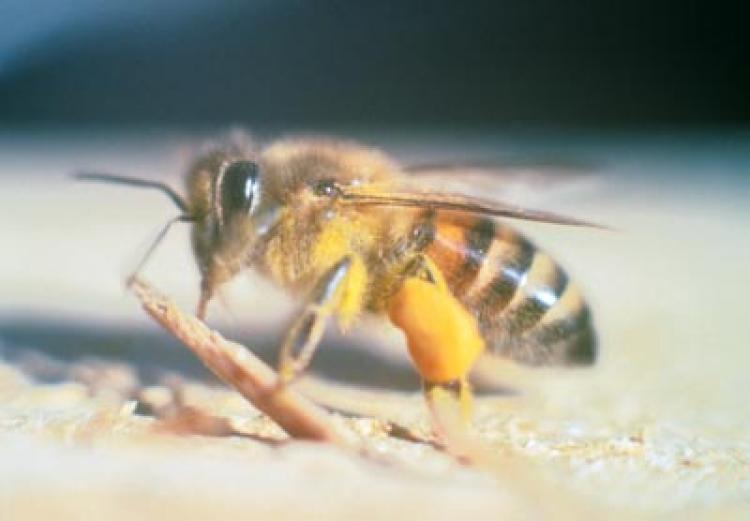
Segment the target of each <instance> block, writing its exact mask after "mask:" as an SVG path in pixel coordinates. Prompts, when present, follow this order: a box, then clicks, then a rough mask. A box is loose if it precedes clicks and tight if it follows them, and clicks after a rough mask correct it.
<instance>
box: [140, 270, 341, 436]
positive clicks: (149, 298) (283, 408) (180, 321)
mask: <svg viewBox="0 0 750 521" xmlns="http://www.w3.org/2000/svg"><path fill="white" fill-rule="evenodd" d="M131 288H132V289H133V292H134V293H135V294H136V296H137V297H138V298H139V300H140V301H141V304H142V305H143V309H145V310H146V312H147V313H148V314H149V315H151V316H152V317H153V318H154V319H155V320H156V321H157V322H158V323H159V324H161V326H162V327H164V328H165V329H166V330H167V331H169V332H170V333H171V334H172V335H174V336H175V337H176V338H177V339H179V340H180V341H181V342H182V343H183V344H184V345H185V346H186V347H187V348H188V349H190V350H191V351H192V352H193V353H194V354H195V355H196V356H197V357H198V358H199V359H200V361H201V362H203V364H204V365H205V366H206V367H208V369H210V370H211V372H213V373H214V374H215V375H216V376H217V377H218V378H220V379H221V380H222V381H224V382H225V383H226V384H228V385H229V386H231V387H232V388H234V389H235V390H236V391H237V392H239V393H240V394H241V395H242V396H244V397H245V398H246V399H247V400H248V401H249V402H250V403H252V404H253V405H254V406H255V407H256V408H257V409H259V410H260V411H262V412H263V413H265V414H266V415H268V416H269V417H270V418H271V419H272V420H273V421H275V422H276V423H277V424H278V425H279V426H280V427H281V428H282V429H284V430H285V431H286V432H287V433H288V434H289V435H290V436H292V437H294V438H301V439H307V440H315V441H324V442H331V443H335V444H338V445H346V442H345V440H344V437H343V436H342V435H341V433H340V432H338V431H337V429H336V428H335V427H334V426H333V425H332V424H331V422H330V421H329V420H328V418H327V414H326V412H325V411H323V410H322V409H320V408H319V407H318V406H316V405H315V404H313V403H312V402H310V401H309V400H307V399H305V398H304V397H303V396H301V395H300V394H298V393H296V392H294V391H293V390H291V389H289V388H285V389H279V388H278V386H277V381H278V379H277V375H276V372H275V371H274V370H273V369H271V368H270V367H268V365H266V364H265V363H264V362H263V361H261V360H260V359H258V358H257V357H256V356H255V355H254V354H253V353H251V352H250V351H249V350H248V349H247V348H245V347H244V346H242V345H240V344H238V343H236V342H231V341H229V340H226V339H225V338H223V337H222V336H221V335H220V334H219V333H217V332H216V331H212V330H211V329H209V328H208V327H207V326H206V325H205V324H204V323H203V322H201V321H200V320H198V319H197V318H195V317H193V316H191V315H187V314H185V313H183V312H182V311H181V310H180V309H179V308H178V307H177V306H176V305H175V304H174V303H173V302H172V301H171V300H169V299H168V298H166V297H164V296H162V295H159V294H158V293H156V292H155V291H154V290H153V289H152V288H151V287H150V286H149V285H148V284H147V283H146V282H144V281H142V280H140V279H136V280H134V281H133V282H132V284H131Z"/></svg>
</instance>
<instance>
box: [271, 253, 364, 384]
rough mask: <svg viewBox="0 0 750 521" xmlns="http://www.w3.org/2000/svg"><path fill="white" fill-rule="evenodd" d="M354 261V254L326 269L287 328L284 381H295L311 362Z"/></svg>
mask: <svg viewBox="0 0 750 521" xmlns="http://www.w3.org/2000/svg"><path fill="white" fill-rule="evenodd" d="M352 261H353V259H352V257H344V258H343V259H342V260H340V261H339V262H337V263H336V264H335V265H334V266H333V267H332V268H331V269H329V270H328V272H326V274H325V275H324V276H323V277H322V278H321V279H320V280H319V282H318V284H317V285H316V286H315V288H314V289H313V291H312V293H311V295H310V297H309V300H308V303H307V305H305V308H304V309H303V310H302V313H301V314H300V315H299V317H297V319H296V320H295V321H294V323H293V324H292V326H291V327H290V329H289V331H288V332H287V334H286V337H285V338H284V342H283V344H282V345H281V350H280V352H279V383H280V385H282V386H283V385H285V384H287V383H289V382H290V381H292V380H293V379H294V378H296V377H297V376H299V375H300V374H301V373H302V372H303V371H304V370H305V369H306V368H307V366H308V365H309V364H310V361H311V360H312V357H313V355H314V354H315V350H316V349H317V347H318V345H319V344H320V340H321V338H322V337H323V333H324V332H325V326H326V322H327V320H328V318H330V316H331V315H332V314H333V313H335V312H336V311H337V309H338V307H339V305H340V302H341V297H342V288H344V286H345V284H346V282H347V278H348V277H349V274H350V271H351V267H352Z"/></svg>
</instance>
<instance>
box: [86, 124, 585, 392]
mask: <svg viewBox="0 0 750 521" xmlns="http://www.w3.org/2000/svg"><path fill="white" fill-rule="evenodd" d="M78 177H79V178H81V179H87V180H96V181H106V182H115V183H123V184H129V185H138V186H146V187H150V188H156V189H159V190H161V191H162V192H164V193H166V194H167V195H168V196H169V197H170V198H171V199H172V201H173V202H174V203H175V204H176V206H177V207H178V208H179V210H180V212H181V214H180V215H179V216H178V217H176V218H175V219H174V220H173V221H170V223H169V224H168V225H167V227H166V228H165V229H164V230H163V231H162V233H161V234H160V236H159V240H160V239H161V237H163V236H164V234H165V233H166V231H167V230H168V229H169V225H171V224H172V223H174V222H177V221H183V222H189V223H191V224H192V247H193V251H194V254H195V259H196V261H197V264H198V268H199V271H200V275H201V296H200V300H199V303H198V306H197V314H198V316H199V317H204V316H205V314H206V310H207V305H208V303H209V302H210V301H211V298H212V296H213V295H214V293H215V292H216V290H217V288H219V287H220V286H221V285H222V284H224V283H226V282H228V281H229V280H231V279H232V278H233V277H235V276H236V275H237V274H238V273H240V272H241V271H243V270H245V269H247V268H254V269H256V270H258V271H259V272H260V273H261V274H263V275H264V276H266V277H268V278H270V279H271V280H272V281H274V282H275V283H277V284H278V285H280V286H281V287H283V288H285V289H287V290H289V291H291V292H292V293H293V294H295V295H297V296H298V297H299V298H300V299H301V302H302V306H301V309H300V311H299V314H298V316H297V317H296V319H295V320H294V321H293V323H292V325H291V327H290V329H289V330H288V332H287V334H286V337H285V340H284V341H283V343H282V345H281V348H280V356H279V375H280V378H281V380H282V381H284V382H289V381H291V380H292V379H293V378H295V377H296V376H297V375H299V374H300V373H301V372H302V371H304V370H305V368H306V367H307V366H308V364H309V363H310V361H311V359H312V356H313V353H314V351H315V349H316V348H317V346H318V344H319V343H320V340H321V337H322V335H323V332H324V329H325V326H326V324H327V322H328V321H329V319H335V320H336V321H337V322H338V325H339V326H340V328H341V329H342V330H346V329H347V328H348V327H349V326H350V325H351V324H352V323H353V322H354V321H355V320H356V319H357V317H359V316H360V315H361V314H363V313H373V314H378V315H382V316H385V317H387V318H389V319H390V321H391V322H392V323H393V324H394V325H395V326H396V327H398V328H399V329H401V330H402V331H403V333H404V335H405V337H406V343H407V346H408V350H409V353H410V355H411V359H412V361H413V362H414V366H415V368H416V370H417V372H418V373H419V375H420V376H421V378H422V381H423V385H424V390H425V394H426V396H427V398H428V401H429V399H430V397H431V396H432V393H433V392H434V390H435V389H443V390H448V391H449V392H450V393H452V394H453V395H454V396H456V397H457V398H458V399H459V400H461V401H462V402H466V401H468V400H469V399H470V396H471V391H470V387H469V384H468V382H467V375H468V374H469V372H470V370H471V369H472V366H473V365H474V364H475V362H476V360H477V359H478V358H479V356H480V355H481V354H482V353H485V352H488V353H492V354H496V355H499V356H502V357H506V358H509V359H511V360H514V361H517V362H521V363H523V364H531V365H551V364H558V365H584V364H591V363H593V362H594V361H595V358H596V353H597V346H596V334H595V331H594V327H593V323H592V317H591V312H590V310H589V307H588V306H587V304H586V302H585V301H584V299H583V298H582V296H581V293H580V292H579V291H578V289H577V288H576V287H575V285H574V284H573V283H572V282H571V281H570V280H569V279H568V276H567V275H566V273H565V272H564V271H563V269H562V268H561V267H560V266H559V265H558V264H557V263H556V262H555V261H554V260H553V259H552V258H551V257H550V256H548V255H547V254H545V253H543V252H542V251H541V250H539V249H537V248H536V247H535V246H534V245H533V244H532V242H530V241H529V240H528V239H527V238H525V237H524V236H523V235H521V234H520V233H518V232H517V231H516V230H514V229H513V228H512V227H511V226H510V225H508V224H506V222H505V220H504V219H522V220H530V221H540V222H547V223H556V224H563V225H572V226H596V225H593V224H590V223H587V222H584V221H580V220H577V219H573V218H568V217H563V216H560V215H555V214H552V213H547V212H541V211H533V210H528V209H522V208H517V207H514V206H511V205H508V204H504V203H501V202H496V201H488V200H483V199H480V198H474V197H469V196H466V195H461V194H457V193H447V192H440V191H431V190H425V189H423V188H421V187H420V186H419V185H418V184H416V183H415V182H414V181H413V179H412V176H409V175H408V174H407V173H406V172H405V169H402V168H401V167H399V166H398V165H397V164H396V163H395V162H394V161H392V160H391V159H389V158H388V157H387V156H386V155H384V154H383V153H381V152H380V151H377V150H374V149H371V148H367V147H365V146H362V145H359V144H356V143H350V142H344V141H338V140H327V139H288V140H280V141H277V142H274V143H271V144H270V145H268V146H266V147H264V148H261V147H257V146H255V145H250V144H247V143H235V142H230V143H227V144H223V145H220V146H216V147H215V148H213V149H212V150H210V151H208V152H207V153H205V154H203V155H201V156H199V157H198V158H197V159H196V160H195V161H194V163H193V164H192V166H191V167H190V168H189V170H188V172H187V175H186V177H185V190H186V195H185V196H183V195H180V194H179V193H178V192H177V191H175V190H173V189H172V188H171V187H169V186H167V185H165V184H162V183H158V182H153V181H147V180H139V179H132V178H127V177H120V176H113V175H108V174H101V173H82V174H79V176H78ZM157 243H158V240H157ZM157 243H154V246H152V248H151V250H150V251H149V253H148V254H150V253H151V251H153V247H155V245H156V244H157ZM148 254H147V256H146V257H148ZM144 261H145V258H144ZM141 266H142V264H141ZM141 266H139V268H138V269H140V267H141Z"/></svg>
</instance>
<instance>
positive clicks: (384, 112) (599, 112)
mask: <svg viewBox="0 0 750 521" xmlns="http://www.w3.org/2000/svg"><path fill="white" fill-rule="evenodd" d="M0 20H2V27H3V30H2V31H0V212H1V215H2V219H0V237H2V238H3V241H2V245H3V246H2V255H0V357H2V358H3V359H5V360H6V361H7V362H9V363H11V364H13V365H14V366H18V367H22V368H24V371H26V374H29V375H30V376H31V377H33V378H36V379H38V380H39V381H42V382H56V381H61V380H64V379H65V378H69V377H70V371H68V369H66V367H69V364H76V363H79V362H80V361H81V360H91V359H97V360H99V359H104V360H110V361H116V362H122V363H127V364H132V365H133V366H134V367H135V369H136V372H137V374H138V377H139V378H140V379H141V380H142V381H143V382H145V383H153V382H156V381H158V379H159V377H160V375H162V374H163V373H165V372H178V373H180V374H183V375H188V376H190V377H191V378H196V379H199V380H202V381H208V382H213V380H211V379H210V377H209V376H208V375H207V374H206V373H205V371H203V369H202V368H201V367H200V366H199V364H198V363H197V362H195V361H194V360H193V359H192V357H191V355H189V354H188V353H187V352H185V351H183V350H181V349H180V348H179V346H178V345H177V344H176V343H175V342H174V341H172V340H171V339H169V338H167V337H166V335H164V334H162V333H161V332H160V331H158V330H157V328H156V326H154V325H153V324H152V323H151V322H150V321H148V320H147V319H146V318H145V317H144V316H143V313H142V312H141V311H140V310H139V309H138V306H137V305H136V303H135V301H134V299H133V298H131V297H130V296H129V295H128V294H127V293H126V292H125V291H124V289H123V280H124V277H125V275H126V274H127V273H128V271H129V270H130V269H132V267H133V266H134V265H135V263H136V261H137V259H138V258H139V255H140V253H142V252H143V250H144V247H145V245H147V244H148V242H149V240H150V238H151V237H152V236H153V234H155V232H156V230H158V228H159V227H160V226H161V224H162V223H163V222H165V221H166V220H167V219H168V218H169V217H172V216H173V215H174V213H175V210H174V209H173V208H172V207H171V206H170V204H169V201H167V200H165V198H164V197H163V196H162V195H161V194H158V193H151V192H142V191H137V190H129V189H126V188H122V187H112V186H97V185H92V184H85V185H84V184H76V183H73V182H71V180H70V178H69V174H70V173H71V172H74V171H76V170H79V169H87V170H96V169H99V170H103V171H108V172H116V173H121V174H126V175H132V176H140V177H151V178H155V179H160V180H163V181H165V182H168V183H171V184H172V185H174V186H176V187H180V186H181V179H180V176H181V173H182V171H183V169H184V167H185V165H186V163H187V161H188V160H189V158H190V157H191V155H192V154H193V153H194V150H195V148H196V146H199V145H200V143H202V142H204V141H205V140H206V139H220V138H221V136H223V135H226V133H227V132H229V131H231V130H232V129H237V128H242V129H246V130H247V131H248V132H250V133H251V134H252V135H253V136H254V137H256V138H257V139H258V140H259V141H261V142H267V141H269V140H272V139H276V138H278V137H282V136H285V135H289V134H295V133H303V134H310V133H314V134H331V135H334V136H339V137H346V138H352V139H357V140H361V141H363V142H365V143H367V144H370V145H373V146H377V147H381V148H383V149H384V150H385V151H386V152H388V153H390V154H392V155H393V156H394V157H395V158H396V159H397V160H399V161H401V162H403V163H406V164H413V163H424V162H441V161H443V162H451V163H453V162H457V163H462V162H466V163H472V162H478V163H482V164H484V165H493V167H496V168H495V172H496V174H497V177H496V178H495V179H492V178H491V179H489V181H490V183H489V184H488V183H487V181H488V180H487V179H484V180H483V181H481V182H480V181H477V177H476V176H473V177H472V176H467V177H466V178H464V179H458V181H463V182H464V185H465V189H466V190H467V191H469V192H481V193H482V194H484V195H494V196H497V197H499V198H503V199H505V200H510V201H511V202H514V203H517V204H523V205H528V206H532V207H536V208H542V209H546V210H552V211H558V212H562V213H566V214H571V215H574V216H577V217H581V218H585V219H588V220H592V221H597V222H602V223H605V224H608V225H610V226H612V227H613V228H615V229H616V231H614V232H609V233H603V232H592V231H582V230H569V229H561V228H559V227H554V226H543V225H531V224H527V223H515V224H516V225H517V226H519V227H520V228H521V229H522V230H523V231H524V232H526V233H527V234H528V235H529V236H530V237H532V238H533V239H534V241H535V242H537V243H538V244H539V245H540V246H542V247H543V248H545V249H546V250H548V251H549V252H551V253H552V254H553V256H554V257H555V258H556V259H558V260H559V261H560V262H561V263H562V264H563V265H564V266H565V267H566V268H567V269H568V271H569V272H570V274H571V275H572V276H573V278H574V279H575V280H576V281H578V283H579V284H580V286H582V287H583V289H584V291H585V293H586V294H587V296H588V298H589V301H590V303H591V306H592V309H593V310H594V316H595V320H596V323H597V327H598V329H599V335H600V340H601V345H600V349H601V357H600V360H599V363H598V364H597V365H596V366H595V367H594V368H592V369H589V370H585V371H573V372H566V371H541V373H537V374H535V375H527V376H524V378H523V379H521V381H508V380H507V378H506V375H505V374H504V373H502V372H501V371H497V372H495V373H494V374H493V369H491V367H492V366H489V365H488V366H486V367H487V368H488V369H487V370H485V371H484V373H483V374H480V375H478V377H477V378H478V382H479V383H481V384H487V385H484V386H482V387H481V389H483V390H484V391H485V392H491V391H492V389H497V387H498V386H500V387H506V388H507V386H510V387H516V386H517V385H518V386H528V387H531V388H534V393H536V395H538V396H540V397H541V399H540V400H539V401H538V402H537V403H538V404H542V405H539V407H540V408H541V409H540V410H542V411H543V412H542V413H540V414H542V416H544V417H549V416H555V415H559V417H561V418H588V419H590V420H591V421H592V422H593V425H594V426H596V425H610V426H611V425H615V426H623V425H624V426H627V427H626V428H631V427H633V426H635V427H633V428H640V427H638V426H642V425H648V426H653V425H656V424H658V425H660V426H661V425H663V422H676V424H679V425H681V426H683V427H684V428H685V431H684V432H687V433H688V434H685V438H686V439H687V438H690V439H693V438H692V437H693V436H697V435H698V434H697V433H710V436H714V437H715V438H712V439H721V440H725V441H726V443H728V444H730V445H731V446H732V447H735V448H736V446H735V445H732V444H734V443H740V440H743V439H749V438H748V437H749V436H750V412H749V411H748V408H747V404H746V403H744V402H745V401H746V399H745V397H746V396H747V394H748V392H750V383H749V382H750V380H748V378H747V367H748V364H750V350H748V349H747V335H746V326H745V324H746V316H745V315H746V309H747V297H746V295H747V294H748V291H750V273H749V272H748V270H747V262H748V259H750V238H748V233H747V230H748V225H750V206H749V205H748V203H747V201H748V197H749V196H750V177H749V173H748V172H749V170H750V126H748V125H749V124H750V106H749V105H750V104H749V102H748V95H747V93H748V92H750V85H749V84H748V81H747V74H746V69H747V52H746V49H747V48H748V43H750V42H748V37H747V30H746V28H745V27H744V25H745V19H744V18H743V17H742V16H740V14H739V13H738V12H737V11H735V8H734V7H731V6H730V5H729V4H728V3H726V4H725V3H723V2H713V3H709V2H660V3H654V2H646V1H641V0H636V1H631V2H621V3H611V2H595V1H584V2H576V3H566V2H556V1H553V0H532V1H527V2H484V1H479V2H471V3H459V2H434V1H433V2H427V1H424V2H419V1H399V2H366V3H365V2H346V1H330V2H306V1H294V0H276V1H270V0H254V1H240V0H227V1H204V0H180V1H177V0H162V1H145V0H129V1H120V0H112V1H108V2H100V1H94V0H69V1H66V2H55V1H46V0H37V1H33V2H28V1H20V0H3V1H2V2H1V3H0ZM475 173H476V172H475ZM480 177H481V176H480ZM146 276H147V277H148V278H149V280H151V281H153V282H154V283H155V284H156V285H157V287H159V288H160V289H161V290H163V291H164V292H165V293H167V294H169V295H171V296H173V297H175V298H176V299H177V301H178V302H179V303H180V304H181V305H182V306H184V307H186V308H188V309H190V308H192V306H193V305H194V303H195V301H196V298H197V293H198V291H197V290H198V279H197V273H196V270H195V268H194V266H193V260H192V256H191V252H190V251H189V243H188V230H187V229H185V228H182V229H178V230H176V231H175V232H173V233H172V234H171V235H170V236H169V237H168V238H167V240H166V241H165V244H164V245H163V246H162V247H161V249H160V250H159V251H158V253H157V254H156V256H155V257H154V259H153V261H152V262H151V263H150V264H149V266H148V268H147V270H146ZM294 306H295V303H294V302H290V301H289V299H287V298H285V297H284V295H282V294H281V293H280V292H279V291H277V290H276V289H274V288H271V287H270V286H269V285H268V284H267V283H266V282H264V281H262V280H259V279H258V278H257V277H253V276H252V275H248V277H243V280H241V281H239V282H238V284H236V285H233V286H232V287H230V288H228V289H227V292H226V295H225V298H224V302H223V303H217V304H216V305H215V306H214V307H213V308H212V310H211V313H210V320H209V321H210V322H211V323H212V324H214V325H219V326H221V328H222V331H230V332H231V335H232V336H239V337H240V338H244V339H245V340H247V341H248V342H249V343H250V345H252V346H253V347H255V348H257V350H258V352H259V353H260V354H261V355H262V356H263V357H265V358H266V359H267V360H269V361H272V360H274V359H275V354H274V353H275V345H276V344H277V341H278V339H279V337H280V335H281V334H282V332H283V328H284V325H285V324H286V321H287V317H288V316H289V314H290V313H291V312H292V310H293V309H294ZM363 329H369V326H368V327H365V328H363ZM362 332H365V331H362ZM378 335H380V336H378ZM327 342H328V343H327V344H326V346H325V349H322V350H321V352H320V356H319V358H317V359H316V361H315V362H314V364H313V372H315V373H319V374H323V375H324V376H326V378H328V379H331V380H336V381H341V382H345V383H348V384H352V385H354V386H358V387H362V388H369V387H373V388H378V389H386V390H391V391H394V390H395V391H408V392H413V391H416V390H417V389H418V386H419V383H418V381H417V380H416V378H415V375H414V373H413V371H412V370H411V369H410V367H409V365H408V363H407V361H406V359H405V356H404V352H403V345H402V340H401V338H400V336H399V334H398V332H395V331H392V330H388V329H387V328H385V330H384V331H383V332H382V333H378V334H376V335H375V339H373V335H372V334H371V332H369V331H367V334H363V335H354V336H353V337H352V338H350V339H347V340H346V341H344V340H342V339H341V338H338V337H337V336H336V335H335V334H332V335H331V336H330V339H329V341H327ZM373 346H375V347H376V349H372V348H373ZM360 348H361V349H360ZM483 367H484V366H483ZM480 372H481V371H480ZM488 373H489V374H488ZM655 421H656V422H657V423H653V422H655ZM670 425H671V424H670ZM683 427H680V428H683ZM614 428H615V429H616V428H619V427H614ZM658 428H659V429H661V427H658ZM594 430H595V427H594ZM657 430H658V429H657ZM670 432H672V431H670ZM670 443H671V441H670ZM742 447H744V448H742V449H741V450H744V451H745V452H743V454H746V453H747V447H746V446H744V445H743V446H742ZM732 450H734V449H732ZM737 450H738V451H739V450H740V449H737ZM675 454H677V453H676V452H675ZM654 461H656V460H654ZM743 461H745V462H746V461H750V460H743ZM654 465H656V463H655V464H654ZM735 468H739V469H741V470H742V472H744V473H745V474H742V476H745V477H744V478H743V479H745V481H744V483H745V484H744V485H741V484H740V485H737V487H734V486H725V487H724V488H720V487H718V486H717V487H714V486H713V484H712V483H713V482H710V480H708V481H700V480H696V481H694V482H691V483H696V485H695V486H696V487H699V486H704V485H705V486H706V487H708V488H706V490H708V489H709V488H710V490H709V491H708V492H706V494H705V495H703V496H701V498H702V499H701V501H706V502H708V503H710V504H720V503H721V500H723V499H727V498H731V499H737V498H740V499H742V498H744V500H745V501H747V497H748V496H747V491H748V490H750V489H748V487H747V482H748V481H747V480H748V479H750V470H748V468H747V464H746V463H745V464H744V466H742V465H740V464H739V463H738V464H737V466H736V467H735ZM621 471H622V469H621ZM623 472H624V471H623ZM644 479H646V481H648V479H647V478H644ZM701 479H702V478H701ZM738 479H739V478H738ZM733 483H735V482H733ZM736 483H739V482H736ZM608 486H609V485H608ZM691 486H692V485H691ZM711 487H713V488H711ZM742 487H744V488H742ZM615 488H616V487H615ZM644 488H648V487H644ZM649 490H652V491H653V492H652V494H651V496H649V497H652V499H653V504H660V502H664V501H665V500H667V499H668V498H674V497H677V496H675V495H673V494H672V489H669V488H666V489H665V488H659V487H656V488H649ZM694 490H695V489H691V491H694ZM719 490H720V491H721V492H717V491H719ZM711 494H713V495H711ZM679 498H682V499H679V500H677V499H675V501H678V502H679V501H683V500H684V501H685V503H681V504H691V503H690V501H692V499H691V498H693V496H692V495H691V493H688V494H687V495H683V496H679ZM707 498H709V499H707ZM717 498H718V499H717ZM644 501H645V500H644ZM712 501H713V503H711V502H712ZM0 517H1V516H0Z"/></svg>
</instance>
